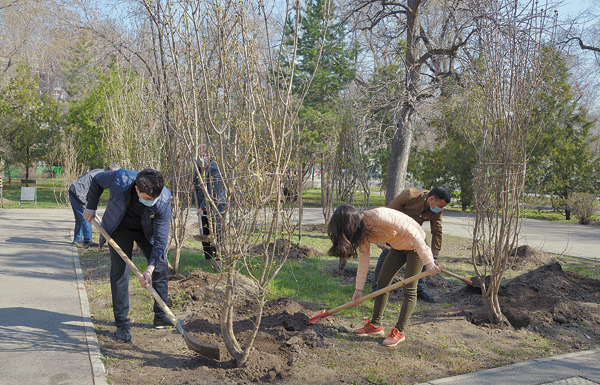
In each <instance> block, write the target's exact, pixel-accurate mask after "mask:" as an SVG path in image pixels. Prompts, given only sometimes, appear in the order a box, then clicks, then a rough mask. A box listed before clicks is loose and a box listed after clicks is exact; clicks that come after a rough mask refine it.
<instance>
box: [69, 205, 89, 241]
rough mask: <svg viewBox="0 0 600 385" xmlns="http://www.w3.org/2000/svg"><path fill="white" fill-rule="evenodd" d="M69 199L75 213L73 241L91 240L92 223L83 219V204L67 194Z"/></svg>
mask: <svg viewBox="0 0 600 385" xmlns="http://www.w3.org/2000/svg"><path fill="white" fill-rule="evenodd" d="M69 201H70V202H71V208H72V209H73V215H75V230H74V232H73V242H81V241H83V242H86V243H87V242H91V241H92V225H91V224H90V223H89V222H88V221H86V220H85V219H83V206H81V203H79V202H78V201H77V199H75V197H73V195H71V194H69Z"/></svg>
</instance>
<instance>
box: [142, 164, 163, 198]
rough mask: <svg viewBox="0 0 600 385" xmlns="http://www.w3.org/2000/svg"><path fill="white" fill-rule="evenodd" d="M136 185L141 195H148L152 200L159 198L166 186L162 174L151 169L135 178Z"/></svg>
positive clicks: (143, 171)
mask: <svg viewBox="0 0 600 385" xmlns="http://www.w3.org/2000/svg"><path fill="white" fill-rule="evenodd" d="M135 184H136V185H137V187H138V190H140V192H141V193H144V194H148V195H150V196H151V197H152V198H156V197H158V196H159V195H160V193H161V192H162V189H163V187H164V186H165V182H164V180H163V176H162V175H161V173H160V172H158V171H156V170H153V169H151V168H147V169H145V170H142V171H140V172H139V173H138V174H137V176H136V177H135Z"/></svg>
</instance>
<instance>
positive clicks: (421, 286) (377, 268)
mask: <svg viewBox="0 0 600 385" xmlns="http://www.w3.org/2000/svg"><path fill="white" fill-rule="evenodd" d="M389 252H390V250H389V249H384V250H383V251H382V252H381V254H379V259H377V265H375V276H374V277H373V283H372V284H371V292H374V291H376V290H377V280H378V279H379V273H380V272H381V266H383V261H385V257H387V255H388V253H389ZM425 270H427V266H423V271H425ZM424 291H425V278H421V279H420V280H419V283H418V284H417V293H422V292H424Z"/></svg>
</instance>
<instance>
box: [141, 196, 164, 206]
mask: <svg viewBox="0 0 600 385" xmlns="http://www.w3.org/2000/svg"><path fill="white" fill-rule="evenodd" d="M158 198H160V197H158ZM158 198H156V199H154V200H151V201H147V200H145V199H142V198H138V199H139V200H140V203H141V204H143V205H144V206H148V207H152V206H154V204H155V203H156V202H158Z"/></svg>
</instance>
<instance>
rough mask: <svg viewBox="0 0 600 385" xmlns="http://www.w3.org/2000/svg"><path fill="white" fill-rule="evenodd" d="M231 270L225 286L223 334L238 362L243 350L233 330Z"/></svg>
mask: <svg viewBox="0 0 600 385" xmlns="http://www.w3.org/2000/svg"><path fill="white" fill-rule="evenodd" d="M233 274H234V272H232V271H231V270H228V271H227V286H226V288H225V304H224V306H223V310H222V312H221V335H222V336H223V341H224V342H225V347H226V348H227V351H228V352H229V354H231V356H232V357H233V358H234V359H235V360H236V362H237V361H238V360H239V359H240V358H241V357H242V354H243V350H242V347H241V346H240V344H239V342H238V341H237V339H236V338H235V332H234V331H233V297H234V294H235V293H234V287H235V286H234V285H235V282H234V279H233Z"/></svg>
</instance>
